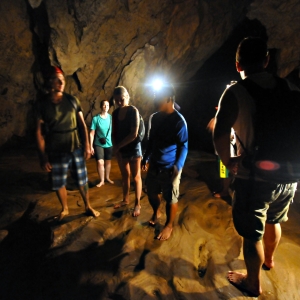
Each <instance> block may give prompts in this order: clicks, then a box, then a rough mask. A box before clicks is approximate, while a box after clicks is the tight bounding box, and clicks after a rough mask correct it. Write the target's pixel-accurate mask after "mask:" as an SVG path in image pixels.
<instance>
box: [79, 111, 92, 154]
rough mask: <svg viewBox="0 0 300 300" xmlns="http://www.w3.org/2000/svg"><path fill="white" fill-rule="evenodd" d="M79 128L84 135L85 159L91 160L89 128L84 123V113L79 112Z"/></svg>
mask: <svg viewBox="0 0 300 300" xmlns="http://www.w3.org/2000/svg"><path fill="white" fill-rule="evenodd" d="M77 122H78V123H77V126H78V129H79V132H81V134H82V143H83V147H84V158H85V159H89V158H90V157H91V149H90V143H89V137H88V130H87V126H86V124H85V121H84V117H83V113H82V111H78V112H77Z"/></svg>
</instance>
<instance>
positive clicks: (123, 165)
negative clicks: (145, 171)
mask: <svg viewBox="0 0 300 300" xmlns="http://www.w3.org/2000/svg"><path fill="white" fill-rule="evenodd" d="M117 158H118V165H119V169H120V171H121V175H122V187H123V200H122V202H121V204H116V205H115V206H114V208H119V207H121V206H123V205H127V204H128V203H129V189H130V166H129V160H128V159H123V158H122V157H121V155H120V154H118V155H117Z"/></svg>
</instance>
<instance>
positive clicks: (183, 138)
mask: <svg viewBox="0 0 300 300" xmlns="http://www.w3.org/2000/svg"><path fill="white" fill-rule="evenodd" d="M176 128H177V129H178V132H177V154H176V157H177V158H176V161H175V164H174V166H173V174H172V178H173V179H174V178H175V177H176V176H177V175H178V173H179V171H180V170H182V168H183V165H184V162H185V160H186V156H187V152H188V130H187V125H186V122H185V121H184V120H181V121H179V122H178V124H177V125H176Z"/></svg>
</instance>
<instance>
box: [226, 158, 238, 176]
mask: <svg viewBox="0 0 300 300" xmlns="http://www.w3.org/2000/svg"><path fill="white" fill-rule="evenodd" d="M240 160H241V156H235V157H231V158H230V159H229V162H228V164H226V168H227V169H228V170H229V172H230V173H231V174H233V175H237V172H238V167H239V162H240Z"/></svg>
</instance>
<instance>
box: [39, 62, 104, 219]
mask: <svg viewBox="0 0 300 300" xmlns="http://www.w3.org/2000/svg"><path fill="white" fill-rule="evenodd" d="M45 79H46V83H47V89H48V94H47V96H46V97H45V98H44V99H42V101H40V103H39V106H38V110H37V128H36V138H37V145H38V151H39V157H40V163H41V167H42V169H43V170H44V171H46V172H50V173H51V176H52V189H53V190H55V192H56V195H57V197H58V199H59V201H60V203H61V206H62V210H61V212H60V214H59V215H58V216H57V219H58V220H59V221H61V220H62V219H63V218H64V217H65V216H66V215H68V214H69V209H68V202H67V190H66V181H67V174H68V168H69V166H71V165H73V166H75V169H76V173H77V176H76V177H77V178H76V179H77V184H78V186H79V191H80V194H81V196H82V199H83V201H84V204H85V210H86V213H87V214H88V215H92V216H94V217H98V216H99V215H100V212H98V211H96V210H95V209H93V208H92V207H91V204H90V201H89V190H88V179H87V170H86V165H85V159H89V158H90V156H91V153H90V145H89V140H88V132H87V127H86V124H85V122H84V118H83V113H82V110H81V106H80V102H79V100H78V99H77V98H75V97H72V96H71V95H68V94H66V93H64V88H65V78H64V75H63V72H62V70H61V69H59V68H57V67H51V69H50V70H49V72H48V73H47V75H46V78H45ZM43 128H47V130H46V131H47V132H46V133H45V132H43ZM79 132H80V133H82V135H83V136H82V143H83V147H81V146H82V145H81V141H80V138H79Z"/></svg>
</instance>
